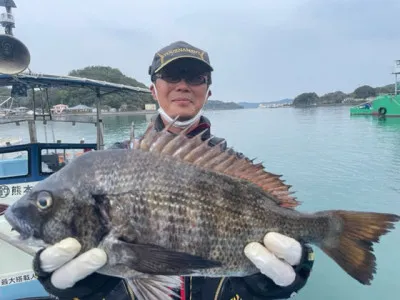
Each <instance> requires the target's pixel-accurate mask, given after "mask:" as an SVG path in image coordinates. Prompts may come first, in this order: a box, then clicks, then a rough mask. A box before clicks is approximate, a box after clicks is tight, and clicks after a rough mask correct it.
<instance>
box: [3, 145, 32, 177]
mask: <svg viewBox="0 0 400 300" xmlns="http://www.w3.org/2000/svg"><path fill="white" fill-rule="evenodd" d="M28 173H29V163H28V151H27V150H23V151H21V150H19V151H7V152H3V151H2V152H1V153H0V178H7V177H18V176H27V175H28Z"/></svg>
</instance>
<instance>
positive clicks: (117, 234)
mask: <svg viewBox="0 0 400 300" xmlns="http://www.w3.org/2000/svg"><path fill="white" fill-rule="evenodd" d="M186 132H187V131H186V130H184V131H183V132H181V133H180V134H178V135H176V134H172V133H170V132H169V131H168V127H167V128H165V129H164V130H162V131H161V132H156V131H155V130H154V128H152V125H151V126H149V128H148V130H147V131H146V133H145V135H144V136H143V137H142V138H141V140H140V141H139V143H137V145H136V146H135V149H133V150H121V149H112V150H103V151H93V152H88V153H85V154H84V155H81V156H79V157H78V158H76V159H74V160H73V161H72V162H70V163H69V164H68V165H66V166H65V167H63V168H62V169H61V170H59V171H58V172H56V173H54V174H52V175H51V176H49V177H48V178H46V179H44V180H43V181H41V182H39V183H38V184H36V185H35V187H34V188H33V189H32V190H31V191H30V192H29V193H27V194H25V195H24V196H23V197H22V198H21V199H19V200H18V201H16V202H15V203H14V204H13V205H12V206H11V207H9V208H8V209H7V210H6V213H5V217H6V219H7V221H8V222H9V223H10V224H11V226H12V227H13V228H15V229H16V230H17V231H18V232H19V233H20V234H21V237H22V238H29V237H32V236H33V237H35V238H37V239H41V240H43V241H44V242H46V243H49V244H54V243H56V242H58V241H60V240H62V239H64V238H66V237H71V236H72V237H74V238H76V239H77V240H78V241H79V242H80V243H81V244H82V250H81V251H82V252H84V251H86V250H89V249H90V248H93V247H99V248H102V249H104V251H106V253H107V257H108V261H107V264H106V265H105V266H104V267H103V268H102V269H100V270H99V271H98V272H100V273H102V274H108V275H112V276H119V277H123V278H126V279H129V282H130V284H131V287H132V288H133V290H134V291H137V292H138V293H139V294H140V295H141V296H140V297H141V298H140V299H157V300H158V299H163V298H164V297H165V293H167V291H169V289H166V288H165V285H166V284H167V282H168V283H171V282H172V281H171V279H166V277H163V276H167V277H171V278H172V277H174V276H186V275H192V276H209V277H213V276H214V277H222V276H247V275H251V274H254V273H256V272H259V270H258V269H256V267H255V266H254V265H253V264H252V263H251V261H250V260H249V259H248V258H247V257H246V256H245V254H244V247H245V246H246V245H247V244H248V243H250V242H260V243H262V240H263V237H264V236H265V234H266V233H268V232H279V233H282V234H284V235H287V236H289V237H292V238H294V239H296V240H299V241H302V242H304V243H312V244H314V245H316V246H318V247H320V248H321V250H322V251H324V252H325V253H326V254H327V255H328V256H329V257H331V258H332V259H333V260H334V261H335V262H336V263H337V264H338V265H339V266H340V267H342V269H343V270H344V271H345V272H347V273H348V274H349V275H350V276H351V277H353V278H354V279H355V280H357V281H359V282H360V283H361V284H370V283H371V281H372V279H373V275H374V274H375V272H376V258H375V255H374V253H373V243H377V242H379V239H380V237H381V236H382V235H385V234H386V233H387V232H389V231H390V230H391V229H393V228H394V223H395V222H398V221H399V220H400V217H399V216H398V215H395V214H386V213H376V212H355V211H344V210H330V211H320V212H315V213H304V212H300V211H297V210H296V207H297V206H298V205H299V204H300V202H299V201H298V200H297V199H296V198H295V197H294V196H293V192H291V191H290V185H287V184H285V183H284V181H283V180H281V176H280V175H277V174H273V173H271V172H268V171H266V170H265V169H264V167H263V165H262V164H261V163H257V164H255V163H253V161H252V160H249V159H248V158H246V157H244V156H241V155H238V154H237V153H236V152H235V151H233V150H232V149H224V148H223V147H221V145H222V144H219V145H216V146H210V145H209V144H208V140H206V141H203V140H202V139H201V135H197V136H195V137H193V138H188V137H187V136H185V133H186ZM38 200H41V201H38ZM39 203H46V205H45V206H46V207H42V206H40V207H39ZM178 286H179V285H178ZM153 289H156V290H158V291H159V292H160V293H161V294H162V295H163V297H161V298H154V297H153V296H150V295H151V294H152V293H151V292H150V291H151V290H153Z"/></svg>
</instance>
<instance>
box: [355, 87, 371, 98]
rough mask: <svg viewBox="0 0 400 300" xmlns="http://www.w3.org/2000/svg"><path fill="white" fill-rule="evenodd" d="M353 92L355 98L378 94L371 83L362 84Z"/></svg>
mask: <svg viewBox="0 0 400 300" xmlns="http://www.w3.org/2000/svg"><path fill="white" fill-rule="evenodd" d="M353 93H354V97H355V98H361V99H365V98H368V97H374V96H376V91H375V89H374V88H373V87H371V86H369V85H363V86H360V87H358V88H356V89H355V90H354V92H353Z"/></svg>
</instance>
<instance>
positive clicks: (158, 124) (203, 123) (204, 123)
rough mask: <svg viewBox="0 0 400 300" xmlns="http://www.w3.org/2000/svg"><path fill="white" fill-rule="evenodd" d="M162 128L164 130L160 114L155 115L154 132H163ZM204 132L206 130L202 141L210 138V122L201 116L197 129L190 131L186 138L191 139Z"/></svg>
mask: <svg viewBox="0 0 400 300" xmlns="http://www.w3.org/2000/svg"><path fill="white" fill-rule="evenodd" d="M164 128H165V126H164V123H163V121H162V119H161V115H160V114H157V116H156V117H155V119H154V129H155V130H156V131H161V130H163V129H164ZM204 130H206V131H205V132H204V133H203V135H202V139H203V140H206V139H208V138H210V136H211V122H210V120H209V119H207V118H206V117H204V116H201V117H200V122H199V124H198V125H197V127H195V128H194V129H193V130H191V131H190V132H189V133H188V134H187V136H188V137H193V136H195V135H196V134H199V133H200V132H202V131H204Z"/></svg>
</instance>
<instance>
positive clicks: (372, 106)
mask: <svg viewBox="0 0 400 300" xmlns="http://www.w3.org/2000/svg"><path fill="white" fill-rule="evenodd" d="M393 74H394V75H395V84H394V86H395V90H394V93H393V94H391V93H388V94H381V95H378V96H376V97H375V98H373V99H372V100H371V101H366V102H364V103H361V104H358V105H356V106H353V107H351V108H350V115H353V116H354V115H355V116H356V115H369V116H376V117H380V118H386V117H400V95H399V94H398V81H397V75H398V74H400V60H396V61H395V66H394V71H393Z"/></svg>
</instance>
